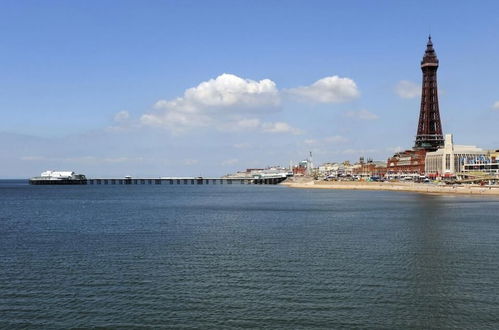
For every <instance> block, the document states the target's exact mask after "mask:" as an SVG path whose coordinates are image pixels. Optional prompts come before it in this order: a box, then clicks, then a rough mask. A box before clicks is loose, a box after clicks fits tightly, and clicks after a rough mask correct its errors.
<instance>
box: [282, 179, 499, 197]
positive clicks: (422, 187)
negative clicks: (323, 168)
mask: <svg viewBox="0 0 499 330" xmlns="http://www.w3.org/2000/svg"><path fill="white" fill-rule="evenodd" d="M281 184H282V185H284V186H288V187H290V188H306V189H347V190H387V191H409V192H417V193H425V194H463V195H496V196H499V185H498V186H479V185H453V186H452V185H435V184H429V183H413V182H410V183H406V182H358V181H312V180H310V181H305V180H300V181H285V182H283V183H281Z"/></svg>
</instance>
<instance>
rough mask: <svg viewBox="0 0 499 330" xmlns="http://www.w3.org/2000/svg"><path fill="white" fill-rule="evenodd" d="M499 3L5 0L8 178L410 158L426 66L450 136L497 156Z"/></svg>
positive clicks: (0, 58)
mask: <svg viewBox="0 0 499 330" xmlns="http://www.w3.org/2000/svg"><path fill="white" fill-rule="evenodd" d="M498 13H499V2H497V1H476V2H475V1H367V0H364V1H273V0H265V1H242V0H241V1H188V0H182V1H180V0H179V1H154V0H148V1H138V0H137V1H124V0H120V1H112V0H105V1H92V0H86V1H78V0H75V1H57V0H52V1H18V0H16V1H9V0H1V1H0V47H1V48H0V118H1V120H0V178H28V177H31V176H35V175H39V174H40V173H41V172H42V171H45V170H49V169H52V170H71V171H75V172H78V173H83V174H86V175H87V176H89V177H98V176H109V177H111V176H112V177H122V176H125V175H132V176H136V177H139V176H142V177H158V176H221V175H224V174H227V173H231V172H235V171H237V170H241V169H246V168H258V167H266V166H273V165H282V166H289V164H290V163H297V162H298V161H300V160H303V159H305V158H306V157H307V156H308V153H309V151H312V153H313V159H314V163H315V164H320V163H323V162H341V161H344V160H350V161H356V160H358V158H359V157H360V156H364V157H366V158H373V159H375V160H386V159H387V158H388V157H389V156H391V155H392V154H393V153H394V152H396V151H400V150H404V149H408V148H411V147H412V146H413V144H414V137H415V134H416V129H417V121H418V117H419V106H420V99H419V97H420V84H421V77H422V74H421V69H420V61H421V59H422V56H423V53H424V50H425V47H426V42H427V38H428V35H429V34H430V33H431V35H432V40H433V43H434V47H435V49H436V52H437V55H438V58H439V60H440V67H439V70H438V87H439V101H440V115H441V119H442V127H443V131H444V133H452V134H454V142H455V143H457V144H466V145H477V146H479V147H482V148H485V149H499V134H498V133H497V132H498V123H499V61H498V54H499V17H498Z"/></svg>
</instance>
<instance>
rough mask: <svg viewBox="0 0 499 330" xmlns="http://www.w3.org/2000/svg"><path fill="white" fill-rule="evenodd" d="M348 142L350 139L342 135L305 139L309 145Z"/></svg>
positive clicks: (305, 142)
mask: <svg viewBox="0 0 499 330" xmlns="http://www.w3.org/2000/svg"><path fill="white" fill-rule="evenodd" d="M346 142H348V139H347V138H346V137H344V136H341V135H334V136H327V137H325V138H321V139H306V140H304V141H303V143H304V144H306V145H309V146H317V145H330V144H342V143H346Z"/></svg>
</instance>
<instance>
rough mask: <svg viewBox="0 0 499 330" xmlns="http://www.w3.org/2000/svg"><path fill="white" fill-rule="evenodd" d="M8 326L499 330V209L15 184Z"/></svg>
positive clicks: (336, 195)
mask: <svg viewBox="0 0 499 330" xmlns="http://www.w3.org/2000/svg"><path fill="white" fill-rule="evenodd" d="M0 260H1V261H0V262H1V267H0V327H2V328H13V327H36V328H69V327H117V328H126V327H129V328H141V327H153V328H157V327H171V328H216V329H224V328H227V329H229V328H270V329H275V328H284V329H301V328H303V329H304V328H306V329H313V328H393V329H406V328H474V329H485V328H498V327H499V198H487V197H485V198H483V197H482V198H479V197H462V196H461V197H456V196H429V195H420V194H412V193H393V192H363V191H333V190H297V189H289V188H286V187H280V186H246V185H232V186H228V185H224V186H220V185H218V186H213V185H209V186H206V185H203V186H184V185H178V186H177V185H173V186H170V185H161V186H155V185H144V186H141V185H132V186H78V187H76V186H74V187H70V186H68V187H62V186H61V187H57V186H29V185H27V184H26V183H25V182H13V181H1V182H0Z"/></svg>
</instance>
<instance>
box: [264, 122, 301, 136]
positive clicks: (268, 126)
mask: <svg viewBox="0 0 499 330" xmlns="http://www.w3.org/2000/svg"><path fill="white" fill-rule="evenodd" d="M262 129H263V131H264V132H266V133H291V134H294V135H300V134H302V133H303V132H302V131H301V130H300V129H298V128H295V127H292V126H291V125H289V124H288V123H284V122H275V123H263V124H262Z"/></svg>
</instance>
